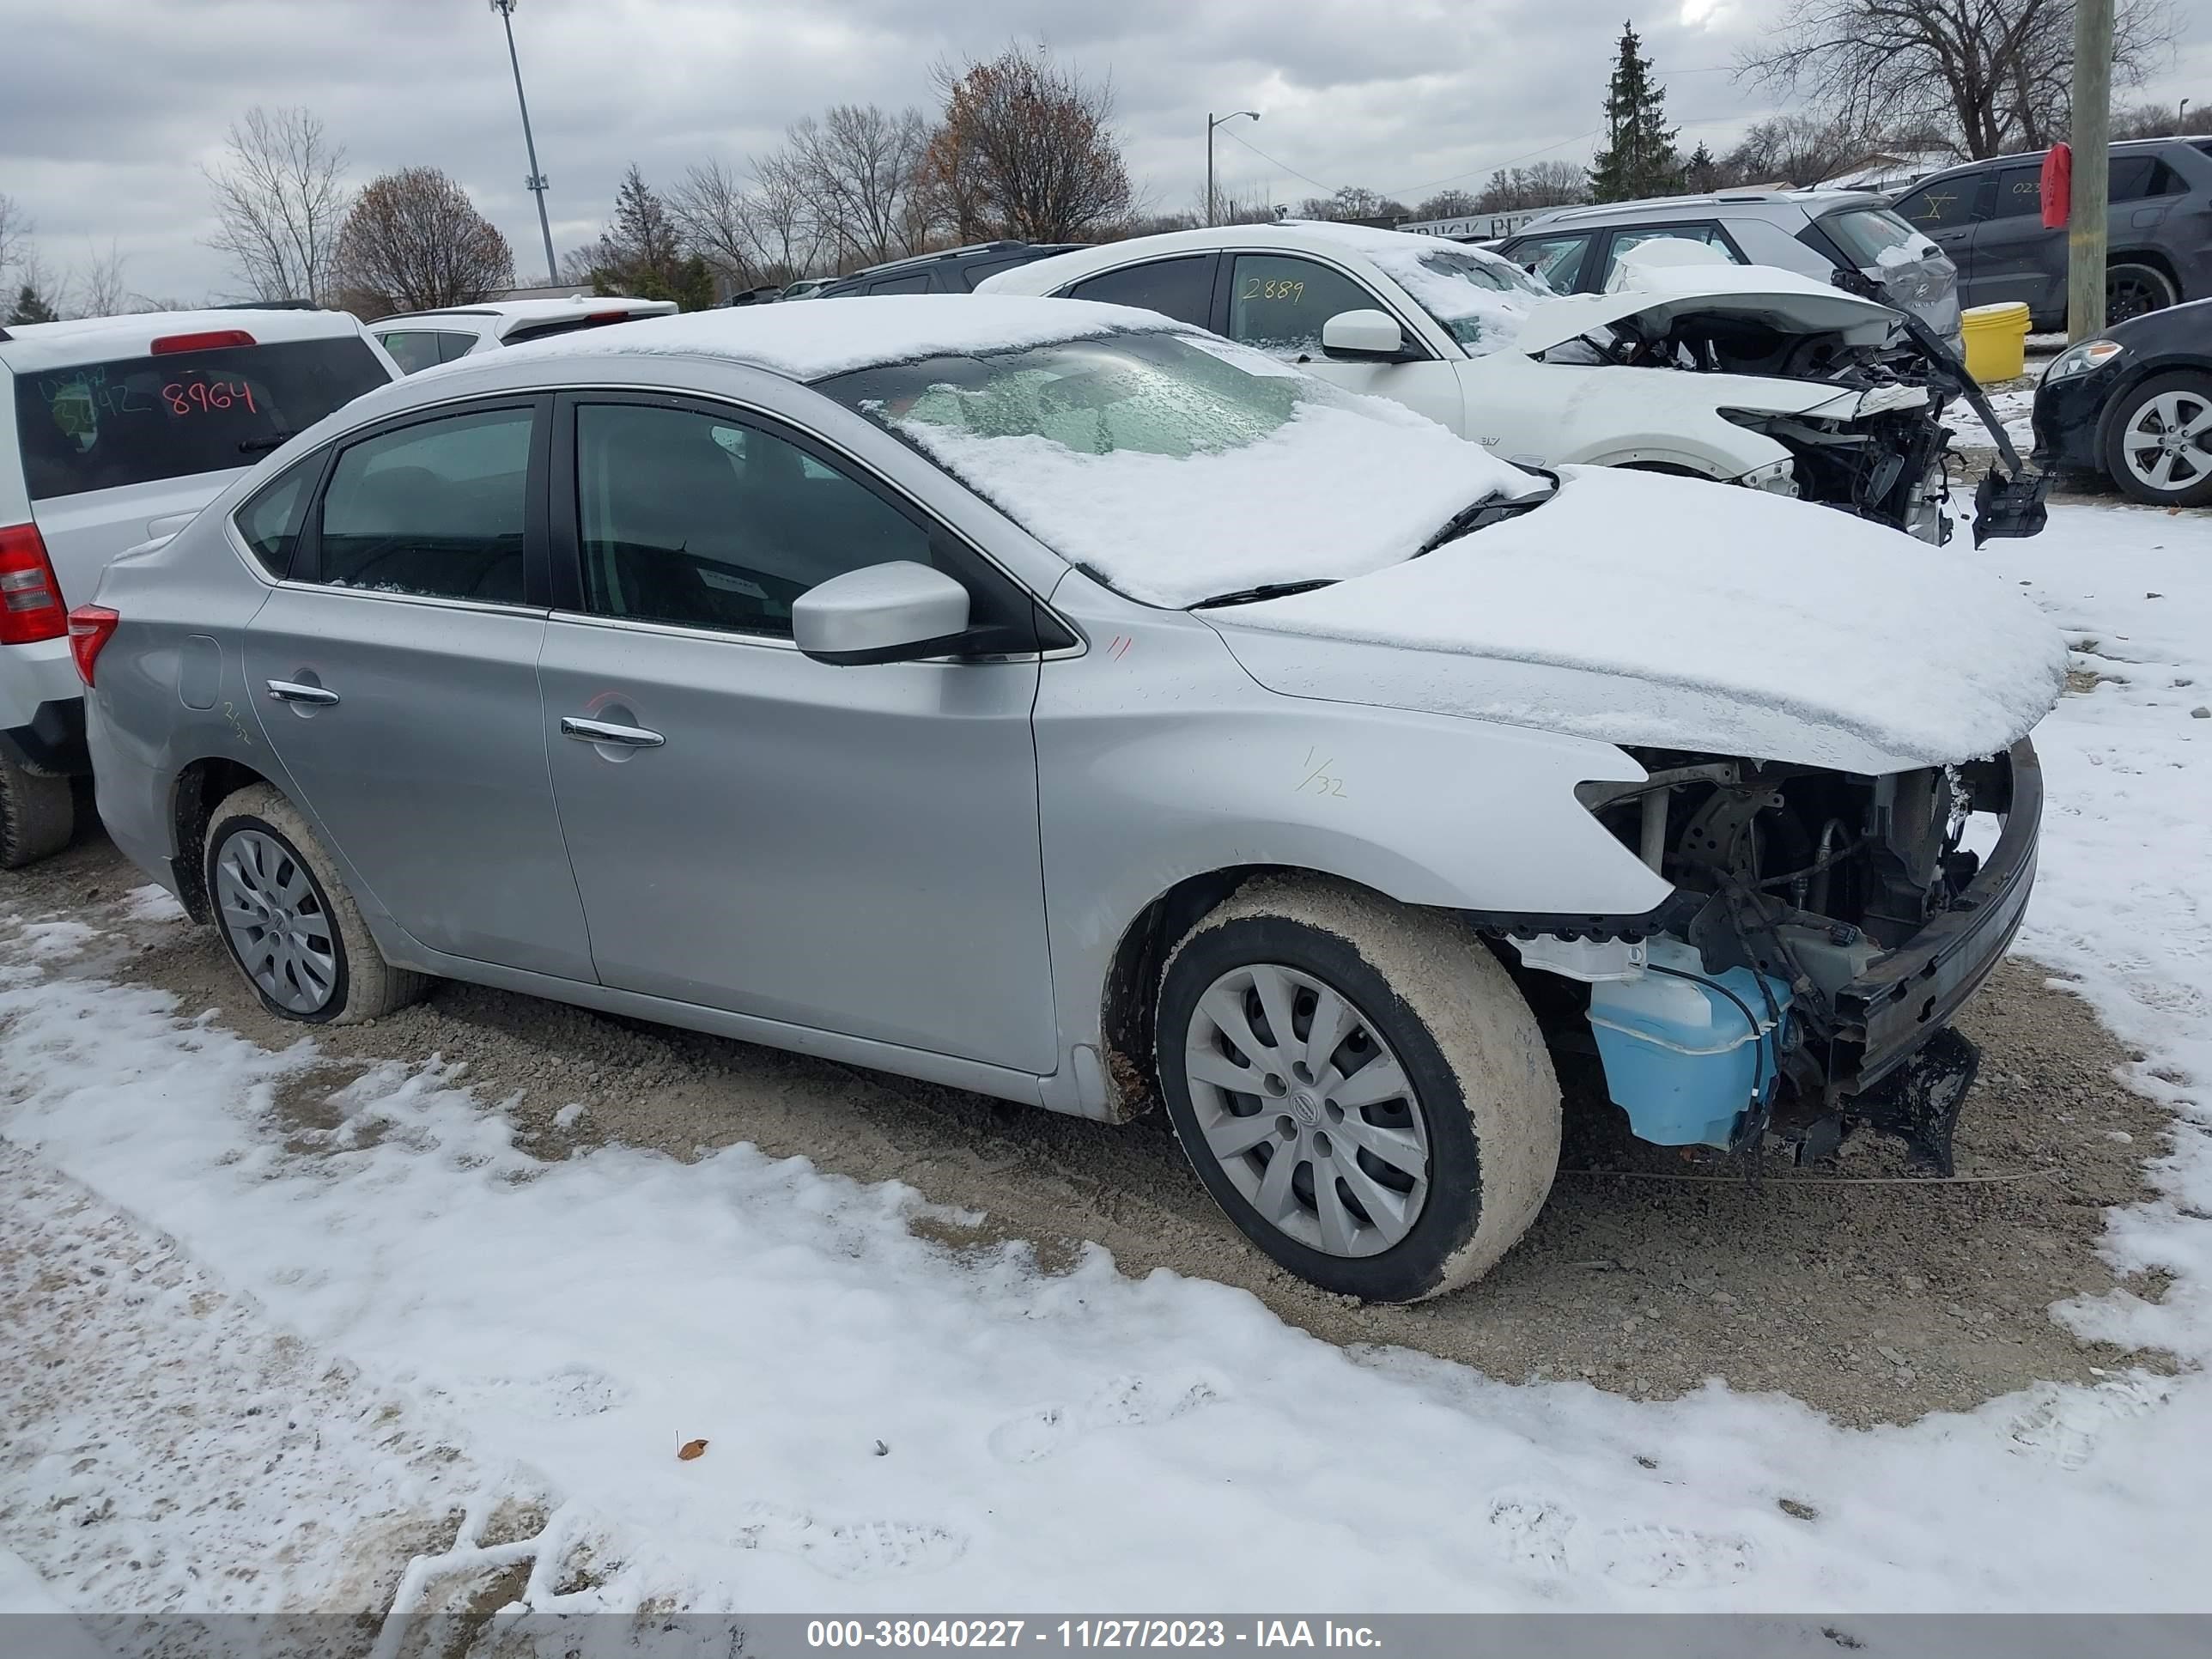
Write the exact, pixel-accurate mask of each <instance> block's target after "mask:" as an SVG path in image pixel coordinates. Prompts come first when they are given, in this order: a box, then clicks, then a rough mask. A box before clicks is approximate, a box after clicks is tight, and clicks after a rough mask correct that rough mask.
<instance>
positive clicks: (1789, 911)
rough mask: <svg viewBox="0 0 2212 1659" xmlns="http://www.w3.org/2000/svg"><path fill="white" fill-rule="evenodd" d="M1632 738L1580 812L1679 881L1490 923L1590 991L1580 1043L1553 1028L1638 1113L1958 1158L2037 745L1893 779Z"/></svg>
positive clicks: (1701, 1135) (1650, 1122)
mask: <svg viewBox="0 0 2212 1659" xmlns="http://www.w3.org/2000/svg"><path fill="white" fill-rule="evenodd" d="M1632 752H1636V758H1637V759H1638V762H1639V763H1641V764H1642V765H1644V767H1645V768H1646V769H1647V770H1648V772H1649V774H1650V775H1649V776H1647V777H1646V778H1645V779H1644V781H1642V782H1640V783H1606V784H1586V785H1584V786H1583V789H1582V791H1581V793H1582V794H1583V804H1584V805H1586V806H1587V807H1589V809H1590V810H1591V811H1594V812H1595V814H1596V815H1597V817H1598V818H1599V819H1600V821H1601V822H1602V823H1605V824H1606V826H1607V828H1608V829H1611V830H1612V831H1613V834H1614V835H1615V836H1617V837H1618V838H1619V839H1620V841H1621V842H1623V843H1624V844H1625V845H1626V846H1628V847H1629V848H1632V849H1633V850H1635V851H1636V853H1637V854H1638V856H1640V857H1641V858H1642V859H1643V860H1644V861H1645V862H1646V863H1647V864H1649V865H1650V866H1651V868H1652V869H1653V870H1655V871H1656V872H1658V873H1659V874H1661V875H1662V876H1663V877H1664V878H1666V879H1667V880H1668V881H1670V882H1671V883H1673V884H1674V893H1673V894H1672V895H1671V896H1669V897H1668V899H1667V900H1666V901H1665V902H1663V903H1662V904H1661V905H1660V906H1659V907H1657V908H1656V909H1654V910H1652V911H1651V912H1650V913H1648V914H1646V915H1642V916H1634V917H1610V918H1608V917H1588V918H1577V919H1574V921H1573V923H1572V924H1571V925H1569V924H1567V923H1566V922H1565V919H1541V920H1540V919H1537V918H1504V917H1500V918H1486V919H1482V920H1485V921H1486V922H1487V923H1488V925H1489V927H1490V928H1491V930H1492V931H1493V932H1496V933H1502V934H1503V935H1504V937H1505V938H1506V939H1508V940H1510V942H1511V943H1512V944H1513V945H1515V946H1516V949H1517V951H1519V954H1520V956H1521V958H1522V965H1523V967H1524V968H1525V969H1538V970H1542V971H1544V972H1547V973H1549V974H1552V975H1559V976H1560V977H1562V978H1564V979H1565V980H1568V981H1578V982H1579V983H1580V985H1581V986H1583V987H1585V989H1584V991H1583V993H1582V994H1581V995H1580V997H1579V998H1577V999H1575V1000H1579V1001H1580V1002H1581V1004H1582V1006H1581V1009H1580V1013H1581V1023H1582V1024H1586V1025H1587V1027H1588V1031H1589V1036H1588V1038H1587V1039H1584V1038H1583V1037H1582V1036H1581V1034H1580V1033H1579V1032H1577V1031H1576V1030H1574V1029H1573V1026H1574V1024H1575V1022H1573V1021H1571V1020H1569V1021H1567V1022H1566V1023H1565V1026H1564V1027H1563V1028H1562V1029H1563V1035H1564V1036H1565V1037H1566V1038H1567V1039H1568V1041H1569V1042H1571V1044H1572V1045H1573V1046H1590V1047H1594V1048H1595V1050H1596V1052H1597V1054H1598V1055H1599V1057H1600V1059H1601V1061H1602V1062H1603V1064H1604V1066H1605V1071H1606V1077H1607V1088H1608V1091H1610V1092H1611V1094H1612V1096H1613V1099H1614V1101H1615V1102H1616V1103H1618V1104H1619V1105H1620V1106H1621V1107H1622V1108H1623V1109H1625V1110H1626V1112H1627V1113H1628V1115H1629V1120H1630V1124H1631V1127H1632V1128H1633V1129H1634V1130H1635V1131H1636V1133H1638V1135H1639V1136H1641V1137H1642V1138H1644V1139H1650V1140H1655V1141H1657V1142H1659V1143H1661V1144H1662V1145H1679V1146H1689V1145H1703V1146H1717V1147H1724V1148H1728V1149H1730V1150H1743V1149H1746V1148H1749V1147H1753V1146H1757V1145H1758V1144H1759V1141H1760V1140H1761V1139H1762V1138H1763V1137H1764V1136H1765V1135H1766V1134H1767V1133H1769V1132H1770V1131H1771V1132H1773V1133H1777V1134H1779V1135H1781V1136H1782V1137H1783V1138H1784V1139H1787V1140H1790V1141H1791V1142H1793V1143H1794V1144H1795V1145H1796V1146H1797V1148H1798V1150H1799V1152H1800V1155H1801V1156H1818V1155H1820V1154H1821V1153H1823V1152H1826V1151H1830V1150H1832V1148H1833V1147H1834V1146H1835V1145H1836V1143H1837V1142H1838V1140H1839V1139H1841V1137H1842V1135H1843V1134H1844V1133H1845V1132H1846V1131H1847V1130H1848V1129H1849V1128H1850V1126H1851V1125H1853V1124H1855V1123H1857V1124H1864V1125H1867V1126H1869V1127H1874V1128H1876V1129H1880V1130H1882V1131H1885V1132H1887V1133H1892V1134H1894V1135H1897V1136H1898V1137H1899V1138H1900V1139H1903V1140H1904V1141H1905V1143H1906V1145H1907V1146H1909V1147H1910V1148H1911V1152H1912V1153H1913V1156H1914V1158H1915V1159H1916V1161H1917V1162H1918V1163H1920V1164H1924V1165H1926V1166H1927V1167H1929V1168H1932V1169H1934V1170H1937V1171H1939V1172H1941V1173H1943V1174H1947V1175H1948V1173H1950V1170H1951V1162H1952V1159H1951V1133H1952V1127H1953V1125H1954V1121H1955V1120H1956V1116H1957V1112H1958V1107H1959V1103H1960V1100H1961V1099H1962V1098H1963V1097H1964V1096H1965V1094H1966V1090H1967V1088H1968V1087H1969V1086H1970V1085H1971V1083H1972V1076H1973V1068H1974V1062H1975V1050H1974V1048H1973V1045H1972V1043H1971V1042H1967V1041H1966V1039H1965V1038H1964V1037H1962V1036H1959V1035H1958V1034H1957V1033H1956V1032H1954V1031H1952V1030H1950V1029H1949V1022H1950V1020H1951V1018H1952V1016H1953V1015H1954V1013H1955V1012H1957V1010H1958V1008H1959V1007H1960V1005H1961V1004H1962V1003H1964V1002H1965V1001H1966V999H1967V998H1968V997H1969V996H1971V995H1972V994H1973V992H1974V990H1975V989H1976V988H1977V987H1978V986H1979V985H1980V984H1981V983H1982V981H1984V979H1986V978H1987V977H1988V975H1989V974H1990V971H1991V970H1992V969H1994V968H1995V967H1996V963H1997V962H1998V960H1999V959H2000V958H2001V957H2002V956H2003V954H2004V951H2005V948H2006V946H2007V945H2008V944H2009V943H2010V941H2011V939H2012V936H2013V933H2014V932H2015V930H2016V929H2017V927H2019V925H2020V919H2021V913H2022V911H2023V910H2024V909H2025V908H2026V906H2027V896H2028V892H2029V890H2030V888H2031V887H2032V885H2033V881H2034V875H2035V856H2036V841H2037V833H2038V825H2039V819H2040V816H2041V811H2042V783H2041V770H2040V768H2039V764H2038V763H2037V760H2036V757H2035V752H2034V750H2033V748H2032V747H2031V746H2030V745H2029V744H2027V742H2026V741H2025V740H2023V741H2021V742H2020V743H2018V744H2015V745H2013V747H2012V748H2011V750H2009V751H2008V752H2007V753H2005V754H2002V755H1998V756H1995V757H1991V758H1990V759H1987V760H1984V761H1978V762H1975V763H1971V764H1968V765H1963V766H1949V767H1933V768H1926V769H1919V770H1916V771H1910V772H1901V773H1896V774H1893V775H1887V776H1882V777H1863V776H1854V775H1846V774H1842V773H1837V772H1832V771H1828V770H1824V769H1819V768H1814V767H1805V766H1795V765H1781V764H1774V763H1759V762H1753V761H1739V760H1729V759H1714V758H1711V757H1699V756H1691V755H1679V754H1669V753H1662V752H1656V751H1642V752H1638V751H1632ZM1992 830H1994V835H1993V836H1992V835H1991V833H1990V832H1991V831H1992ZM1970 842H1972V843H1975V845H1970V844H1969V843H1970ZM1977 846H1986V847H1987V852H1986V855H1985V856H1984V854H1983V853H1981V852H1979V851H1978V850H1976V848H1977Z"/></svg>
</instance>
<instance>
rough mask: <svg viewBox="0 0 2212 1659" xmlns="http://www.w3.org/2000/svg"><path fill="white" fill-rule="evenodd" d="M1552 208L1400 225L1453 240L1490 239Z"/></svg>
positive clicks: (1518, 227)
mask: <svg viewBox="0 0 2212 1659" xmlns="http://www.w3.org/2000/svg"><path fill="white" fill-rule="evenodd" d="M1550 211H1551V210H1550V209H1549V208H1522V209H1520V210H1517V211H1516V212H1512V213H1471V214H1468V216H1466V217H1464V218H1460V219H1407V220H1404V221H1401V222H1400V223H1399V225H1398V227H1397V228H1398V229H1400V230H1410V231H1412V232H1413V233H1414V234H1417V235H1423V236H1442V237H1444V238H1445V239H1447V240H1450V241H1454V242H1489V241H1495V240H1497V239H1498V237H1500V236H1510V235H1511V234H1513V233H1514V232H1515V231H1516V230H1518V229H1520V228H1521V227H1522V226H1523V225H1525V224H1527V223H1528V222H1529V221H1530V220H1531V219H1533V218H1534V217H1535V216H1537V215H1538V214H1540V213H1549V212H1550Z"/></svg>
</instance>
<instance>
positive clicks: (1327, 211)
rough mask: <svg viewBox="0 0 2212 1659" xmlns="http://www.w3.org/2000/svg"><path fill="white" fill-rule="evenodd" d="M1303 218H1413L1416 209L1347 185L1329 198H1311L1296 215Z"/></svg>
mask: <svg viewBox="0 0 2212 1659" xmlns="http://www.w3.org/2000/svg"><path fill="white" fill-rule="evenodd" d="M1292 216H1293V217H1295V218H1299V219H1339V220H1349V219H1410V218H1412V217H1413V209H1411V208H1409V207H1407V205H1406V204H1404V203H1403V202H1401V201H1398V200H1396V199H1395V198H1393V197H1388V196H1385V195H1384V194H1383V192H1382V191H1379V190H1370V189H1368V188H1367V186H1366V185H1344V186H1343V187H1342V188H1340V189H1339V190H1337V191H1334V192H1333V193H1332V194H1330V195H1328V196H1309V197H1306V198H1305V200H1304V201H1303V202H1300V203H1299V204H1298V205H1297V209H1296V210H1295V212H1294V213H1293V215H1292Z"/></svg>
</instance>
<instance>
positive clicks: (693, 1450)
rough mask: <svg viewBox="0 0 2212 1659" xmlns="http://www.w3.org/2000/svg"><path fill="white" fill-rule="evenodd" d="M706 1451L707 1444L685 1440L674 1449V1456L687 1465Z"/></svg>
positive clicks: (700, 1441) (701, 1441)
mask: <svg viewBox="0 0 2212 1659" xmlns="http://www.w3.org/2000/svg"><path fill="white" fill-rule="evenodd" d="M706 1449H707V1443H706V1442H705V1441H703V1440H687V1441H685V1442H684V1443H683V1444H682V1445H680V1446H678V1448H677V1449H676V1455H677V1456H678V1457H679V1458H681V1459H682V1460H683V1461H684V1462H686V1463H689V1462H690V1461H691V1460H692V1459H693V1458H695V1457H697V1456H699V1455H701V1454H702V1453H703V1452H704V1451H705V1450H706Z"/></svg>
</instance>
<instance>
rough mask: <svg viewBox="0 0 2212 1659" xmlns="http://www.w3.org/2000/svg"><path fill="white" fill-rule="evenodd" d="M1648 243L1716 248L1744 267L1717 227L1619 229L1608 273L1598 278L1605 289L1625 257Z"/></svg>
mask: <svg viewBox="0 0 2212 1659" xmlns="http://www.w3.org/2000/svg"><path fill="white" fill-rule="evenodd" d="M1646 242H1696V243H1699V244H1700V245H1702V246H1705V247H1710V248H1714V249H1717V250H1718V251H1719V252H1720V253H1721V254H1722V255H1723V257H1725V258H1727V259H1728V261H1729V263H1730V264H1739V265H1740V264H1743V263H1744V258H1743V256H1742V255H1741V254H1740V253H1738V252H1736V251H1735V245H1734V244H1733V243H1731V242H1730V241H1729V239H1728V236H1727V234H1726V233H1724V232H1723V230H1722V229H1721V228H1720V227H1719V226H1718V225H1717V224H1711V223H1706V224H1697V225H1646V226H1644V227H1642V228H1638V229H1636V230H1616V231H1614V232H1613V246H1611V247H1610V248H1608V249H1607V251H1606V256H1605V270H1604V271H1603V272H1602V273H1601V275H1600V276H1599V278H1598V283H1597V285H1598V286H1599V287H1600V288H1601V289H1602V288H1604V287H1605V286H1606V285H1607V284H1608V283H1611V282H1612V281H1613V273H1614V272H1615V271H1617V270H1620V262H1621V259H1622V258H1623V257H1624V256H1625V255H1626V254H1627V253H1629V252H1632V250H1634V249H1636V248H1639V247H1642V246H1644V244H1645V243H1646Z"/></svg>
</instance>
